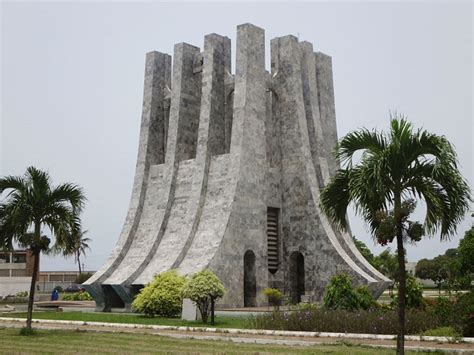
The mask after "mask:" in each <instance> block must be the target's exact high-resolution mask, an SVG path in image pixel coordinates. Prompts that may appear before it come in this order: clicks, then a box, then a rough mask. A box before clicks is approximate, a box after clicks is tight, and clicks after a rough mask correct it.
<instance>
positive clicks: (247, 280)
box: [244, 250, 257, 307]
mask: <svg viewBox="0 0 474 355" xmlns="http://www.w3.org/2000/svg"><path fill="white" fill-rule="evenodd" d="M256 298H257V277H256V275H255V254H254V253H253V251H251V250H247V251H246V252H245V254H244V307H255V305H256Z"/></svg>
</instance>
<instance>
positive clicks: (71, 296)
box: [62, 291, 94, 301]
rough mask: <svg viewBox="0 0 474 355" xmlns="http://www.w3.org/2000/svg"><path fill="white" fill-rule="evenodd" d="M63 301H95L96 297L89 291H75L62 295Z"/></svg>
mask: <svg viewBox="0 0 474 355" xmlns="http://www.w3.org/2000/svg"><path fill="white" fill-rule="evenodd" d="M62 300H63V301H93V300H94V299H93V298H92V296H91V295H90V294H89V292H86V291H83V292H74V293H66V294H64V295H63V296H62Z"/></svg>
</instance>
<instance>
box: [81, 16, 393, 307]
mask: <svg viewBox="0 0 474 355" xmlns="http://www.w3.org/2000/svg"><path fill="white" fill-rule="evenodd" d="M336 142H337V131H336V118H335V108H334V91H333V81H332V64H331V58H330V57H329V56H327V55H325V54H322V53H319V52H314V51H313V46H312V44H311V43H308V42H299V41H298V39H297V38H296V37H294V36H285V37H280V38H275V39H273V40H272V41H271V72H270V73H269V72H267V71H266V70H265V37H264V31H263V30H262V29H261V28H258V27H256V26H254V25H251V24H244V25H240V26H238V27H237V53H236V69H235V74H232V71H231V45H230V39H229V38H227V37H223V36H220V35H217V34H210V35H207V36H206V37H205V40H204V50H203V51H202V52H201V51H200V49H199V48H197V47H194V46H191V45H189V44H185V43H180V44H177V45H176V46H175V49H174V56H173V66H172V67H171V57H170V56H169V55H167V54H163V53H159V52H151V53H148V54H147V57H146V69H145V87H144V99H143V114H142V123H141V131H140V145H139V152H138V158H137V166H136V172H135V180H134V185H133V191H132V198H131V201H130V206H129V211H128V214H127V217H126V220H125V223H124V226H123V229H122V232H121V235H120V237H119V240H118V242H117V245H116V247H115V248H114V250H113V251H112V254H111V256H110V257H109V259H108V260H107V261H106V263H105V264H104V265H103V266H102V267H101V268H100V269H99V270H98V271H97V272H96V274H94V275H93V277H91V278H90V279H89V280H88V281H87V282H86V284H85V286H86V288H87V289H88V291H89V292H90V293H91V294H92V295H93V297H94V299H95V300H96V303H97V306H98V308H100V309H110V308H112V307H129V306H130V303H131V301H132V299H133V296H134V295H135V294H136V293H137V292H138V291H139V289H140V288H141V287H143V285H145V284H146V283H148V282H149V281H150V280H151V279H152V278H153V275H155V274H157V273H160V272H162V271H165V270H168V269H177V270H178V272H180V273H182V274H192V273H194V272H196V271H199V270H202V269H203V268H209V269H211V270H213V271H214V272H215V273H216V274H217V275H218V277H219V278H220V279H221V280H222V282H223V283H224V285H225V287H226V290H227V292H226V295H225V296H224V298H223V300H222V301H221V302H220V306H260V305H264V304H266V299H265V297H264V296H263V294H262V292H261V291H262V290H263V289H264V288H266V287H275V288H278V289H280V290H281V291H282V292H283V293H284V294H285V295H286V296H287V297H289V298H290V299H291V300H292V301H293V302H299V301H301V300H302V299H305V300H308V301H317V300H321V298H322V296H323V293H324V290H325V287H326V284H327V283H328V282H329V280H330V279H331V277H332V276H333V275H334V274H335V273H337V272H346V273H348V274H350V275H351V277H352V278H353V280H354V281H355V282H356V283H358V284H366V285H368V287H369V289H370V290H371V291H372V292H373V293H374V294H375V295H379V294H381V293H382V292H383V290H384V289H385V288H386V287H387V286H388V285H389V284H390V283H391V281H390V280H389V279H387V278H386V277H385V276H384V275H382V274H380V273H379V272H378V271H377V270H375V269H374V268H373V267H372V266H371V265H370V264H369V263H368V262H367V261H366V260H365V259H364V258H363V257H362V255H361V254H360V253H359V252H358V250H357V249H356V247H355V245H354V243H353V241H352V238H351V236H350V235H349V234H347V233H340V232H338V231H336V230H334V229H333V228H332V226H331V225H330V223H329V222H328V220H327V219H326V217H325V216H324V215H323V214H322V212H321V210H320V208H319V195H320V191H321V189H322V188H323V187H324V186H325V184H326V183H327V182H328V181H329V179H330V177H331V176H332V175H333V174H334V172H335V171H336V170H337V168H338V164H337V162H336V161H335V160H334V158H333V157H332V155H331V150H332V148H333V147H334V146H335V144H336Z"/></svg>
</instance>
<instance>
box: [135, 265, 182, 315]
mask: <svg viewBox="0 0 474 355" xmlns="http://www.w3.org/2000/svg"><path fill="white" fill-rule="evenodd" d="M184 282H185V279H184V277H182V276H179V275H178V274H177V273H176V271H175V270H170V271H165V272H162V273H161V274H159V275H156V276H155V278H154V279H153V281H151V282H150V283H149V284H148V285H146V286H145V287H144V288H142V290H141V291H140V293H139V294H138V295H137V296H136V297H135V299H134V300H133V303H132V309H133V310H134V311H135V312H138V313H143V314H145V315H147V316H150V317H153V316H155V315H159V316H162V317H177V316H179V315H180V314H181V310H182V307H183V297H182V295H181V293H182V289H183V285H184Z"/></svg>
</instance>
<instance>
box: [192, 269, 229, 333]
mask: <svg viewBox="0 0 474 355" xmlns="http://www.w3.org/2000/svg"><path fill="white" fill-rule="evenodd" d="M222 296H224V285H222V283H221V281H220V280H219V278H218V277H217V276H216V274H214V273H213V272H212V271H210V270H202V271H200V272H198V273H195V274H194V275H193V276H191V278H189V279H188V280H187V281H186V284H185V285H184V287H183V297H184V298H189V299H191V300H192V301H193V302H194V303H195V304H196V306H197V307H198V309H199V312H200V313H201V318H202V321H203V322H204V323H207V318H208V316H209V311H210V312H211V323H212V324H214V304H215V301H216V300H217V299H218V298H221V297H222ZM209 307H210V309H209Z"/></svg>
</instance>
